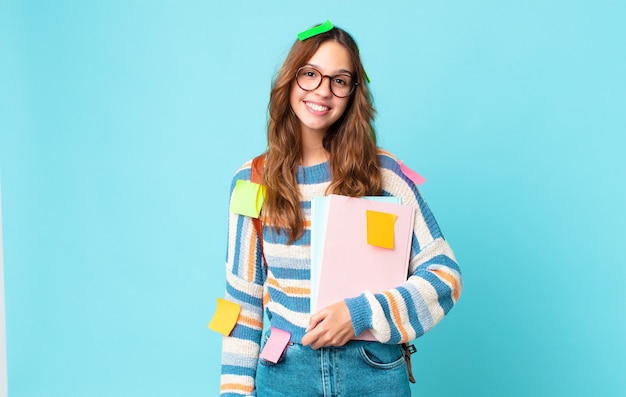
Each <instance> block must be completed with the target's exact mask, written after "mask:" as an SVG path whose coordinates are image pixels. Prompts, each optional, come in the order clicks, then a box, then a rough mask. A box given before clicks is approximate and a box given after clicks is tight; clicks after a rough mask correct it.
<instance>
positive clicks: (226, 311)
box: [209, 298, 241, 336]
mask: <svg viewBox="0 0 626 397" xmlns="http://www.w3.org/2000/svg"><path fill="white" fill-rule="evenodd" d="M239 312H241V306H239V305H238V304H236V303H234V302H229V301H227V300H225V299H222V298H217V309H215V314H214V315H213V318H212V319H211V322H210V323H209V329H212V330H213V331H217V332H219V333H220V334H223V335H226V336H228V335H230V332H231V331H232V330H233V328H235V324H236V323H237V319H238V318H239Z"/></svg>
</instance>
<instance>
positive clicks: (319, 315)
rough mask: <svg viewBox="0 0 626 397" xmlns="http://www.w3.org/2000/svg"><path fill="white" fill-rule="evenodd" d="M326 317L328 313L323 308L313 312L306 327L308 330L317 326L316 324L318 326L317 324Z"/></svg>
mask: <svg viewBox="0 0 626 397" xmlns="http://www.w3.org/2000/svg"><path fill="white" fill-rule="evenodd" d="M325 317H326V315H325V314H324V311H323V310H322V311H319V312H317V313H315V314H313V315H312V316H311V318H310V319H309V325H308V326H307V327H306V332H309V331H310V330H312V329H313V328H315V326H317V324H319V323H320V322H321V321H322V320H323V319H324V318H325Z"/></svg>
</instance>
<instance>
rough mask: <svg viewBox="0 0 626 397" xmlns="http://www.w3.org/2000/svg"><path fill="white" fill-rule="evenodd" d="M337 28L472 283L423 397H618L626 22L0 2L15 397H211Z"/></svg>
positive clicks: (624, 342)
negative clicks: (236, 176)
mask: <svg viewBox="0 0 626 397" xmlns="http://www.w3.org/2000/svg"><path fill="white" fill-rule="evenodd" d="M326 19H330V20H331V21H332V22H333V23H335V24H336V25H338V26H341V27H343V28H345V29H346V30H348V31H349V32H350V33H352V34H353V35H354V37H355V38H356V40H357V42H358V44H359V47H360V51H361V54H362V57H363V61H364V64H365V68H366V70H367V73H368V75H369V77H370V78H371V89H372V91H373V93H374V96H375V106H376V108H377V111H378V117H377V121H376V128H377V132H378V134H379V143H380V145H381V146H382V147H384V148H385V149H388V150H390V151H391V152H393V153H394V154H396V155H397V156H398V157H399V158H400V159H402V160H404V162H405V163H406V164H407V165H409V166H410V167H411V168H413V169H415V170H416V171H417V172H419V173H420V174H422V175H424V176H425V177H426V178H427V179H428V180H427V182H426V184H424V185H423V186H422V188H421V191H422V194H423V195H424V197H425V199H426V201H427V202H428V203H429V205H430V207H431V209H432V210H433V212H434V213H435V216H436V217H437V220H438V221H439V224H440V226H441V228H442V230H443V232H444V234H445V236H446V238H447V239H448V240H449V241H450V243H451V245H452V248H453V249H454V251H455V253H456V256H457V259H458V261H459V263H460V266H461V269H462V271H463V274H464V277H465V290H464V293H463V295H462V296H461V299H460V301H459V303H458V305H457V306H456V307H455V308H454V309H453V310H452V312H451V313H450V314H449V316H448V317H446V318H445V319H444V320H443V322H442V323H441V324H440V325H439V326H437V327H435V329H433V330H432V331H431V332H430V333H428V334H427V335H425V336H424V337H422V338H420V339H418V340H417V341H416V346H417V349H418V352H417V354H415V355H413V362H414V373H415V375H416V378H417V384H416V385H414V386H412V388H413V392H414V395H416V396H519V397H526V396H536V397H539V396H555V395H559V396H571V397H574V396H608V395H620V394H622V393H626V380H625V379H626V378H624V376H623V375H624V373H626V319H625V313H626V292H625V290H626V289H625V288H624V285H625V282H626V261H625V260H624V257H623V250H624V247H625V246H626V230H625V229H626V210H625V208H624V207H625V203H626V186H625V183H624V180H625V177H626V155H625V154H626V139H625V135H626V111H625V108H626V77H625V76H626V73H625V71H626V51H625V49H626V29H625V24H624V21H625V20H626V3H624V2H623V1H618V0H615V1H610V0H596V1H591V0H574V1H565V0H555V1H549V2H547V1H543V0H542V1H539V0H513V1H496V0H483V1H447V2H437V1H423V0H418V1H411V2H409V1H406V2H400V1H381V2H379V1H367V0H356V1H345V2H337V1H317V2H293V1H286V0H285V1H275V2H268V1H256V2H252V1H250V2H245V1H241V0H239V1H220V2H217V1H182V2H181V1H144V0H136V1H133V0H131V1H119V0H113V1H106V2H95V1H92V2H85V1H82V2H81V1H34V0H21V1H17V0H14V1H11V0H8V1H7V0H5V1H3V2H1V3H0V49H1V53H0V138H1V140H0V161H1V172H2V173H1V178H2V179H1V183H2V186H1V187H2V189H1V191H2V200H1V203H2V217H1V219H2V222H3V224H2V228H3V230H2V236H3V238H4V241H3V244H2V247H3V248H4V253H3V254H4V281H5V291H4V294H5V298H6V340H7V344H6V347H7V357H6V359H7V368H8V390H9V394H10V396H11V397H74V396H76V397H84V396H90V397H100V396H120V397H124V396H133V397H134V396H151V397H160V396H189V397H193V396H216V395H217V394H218V390H219V366H220V345H221V337H220V335H218V334H217V333H214V332H212V331H209V330H208V329H207V324H208V322H209V320H210V319H211V316H212V314H213V311H214V309H215V306H216V299H217V298H218V297H222V296H223V292H224V277H225V275H224V259H225V253H226V219H227V210H228V193H229V187H230V181H231V178H232V175H233V173H234V172H235V170H236V169H237V168H238V167H239V166H240V165H241V164H243V163H244V162H245V161H246V160H248V159H250V158H252V157H253V156H255V155H257V154H259V153H260V152H262V151H263V150H264V148H265V127H266V112H267V101H268V98H269V90H270V86H271V81H272V77H273V76H274V74H275V73H276V71H277V70H278V68H279V66H280V64H281V62H282V60H283V59H284V57H285V55H286V54H287V52H288V50H289V48H290V46H291V44H292V43H293V42H294V40H295V39H296V34H297V33H298V32H300V31H302V30H305V29H307V28H309V27H311V26H312V25H314V24H316V23H321V22H323V21H324V20H326Z"/></svg>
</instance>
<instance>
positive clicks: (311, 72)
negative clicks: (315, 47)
mask: <svg viewBox="0 0 626 397" xmlns="http://www.w3.org/2000/svg"><path fill="white" fill-rule="evenodd" d="M300 75H301V76H302V77H306V78H309V79H318V78H319V73H318V72H317V70H315V69H302V71H301V72H300Z"/></svg>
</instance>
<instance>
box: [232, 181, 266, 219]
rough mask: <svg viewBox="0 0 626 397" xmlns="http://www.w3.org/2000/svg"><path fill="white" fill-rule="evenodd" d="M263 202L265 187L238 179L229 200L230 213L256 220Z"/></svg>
mask: <svg viewBox="0 0 626 397" xmlns="http://www.w3.org/2000/svg"><path fill="white" fill-rule="evenodd" d="M264 200H265V186H263V185H259V184H258V183H254V182H250V181H245V180H243V179H239V180H237V182H236V183H235V190H234V191H233V197H232V199H231V200H230V212H234V213H235V214H241V215H245V216H249V217H251V218H258V217H259V213H260V212H261V207H263V201H264Z"/></svg>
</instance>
